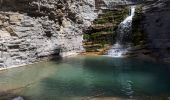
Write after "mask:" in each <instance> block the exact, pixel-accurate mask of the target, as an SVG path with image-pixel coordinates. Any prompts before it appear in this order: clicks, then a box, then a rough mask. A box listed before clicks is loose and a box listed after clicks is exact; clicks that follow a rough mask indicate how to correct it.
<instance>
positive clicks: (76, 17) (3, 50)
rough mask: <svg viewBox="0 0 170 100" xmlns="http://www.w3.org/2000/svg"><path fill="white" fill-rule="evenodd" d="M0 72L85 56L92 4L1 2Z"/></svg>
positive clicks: (81, 0) (73, 0)
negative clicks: (45, 60) (57, 58)
mask: <svg viewBox="0 0 170 100" xmlns="http://www.w3.org/2000/svg"><path fill="white" fill-rule="evenodd" d="M0 4H1V7H0V68H8V67H13V66H18V65H25V64H30V63H33V62H36V61H39V60H41V59H43V58H44V57H48V56H68V55H72V54H75V53H79V52H82V51H83V50H84V49H83V47H82V41H83V36H82V33H83V30H84V29H85V28H87V27H88V26H90V25H91V21H93V20H94V19H95V18H96V17H97V14H96V13H95V12H94V9H95V6H94V4H95V3H94V1H93V0H1V2H0Z"/></svg>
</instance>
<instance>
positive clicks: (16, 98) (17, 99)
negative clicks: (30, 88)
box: [12, 96, 24, 100]
mask: <svg viewBox="0 0 170 100" xmlns="http://www.w3.org/2000/svg"><path fill="white" fill-rule="evenodd" d="M12 100H24V98H22V97H21V96H18V97H15V98H13V99H12Z"/></svg>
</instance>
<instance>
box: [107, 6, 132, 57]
mask: <svg viewBox="0 0 170 100" xmlns="http://www.w3.org/2000/svg"><path fill="white" fill-rule="evenodd" d="M134 15H135V6H131V9H130V14H129V16H127V17H126V19H125V20H123V21H122V22H121V23H120V24H119V26H118V29H117V34H118V35H117V37H116V43H115V44H114V45H113V46H112V48H111V49H110V50H109V51H108V56H111V57H123V55H125V54H126V53H127V52H128V50H127V48H128V47H129V46H130V45H129V44H130V34H131V31H132V19H133V16H134Z"/></svg>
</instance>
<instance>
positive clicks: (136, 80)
mask: <svg viewBox="0 0 170 100" xmlns="http://www.w3.org/2000/svg"><path fill="white" fill-rule="evenodd" d="M169 77H170V65H168V64H163V63H158V62H153V61H146V60H139V59H130V58H120V59H119V58H110V57H103V56H96V57H87V56H80V57H79V56H78V57H71V58H65V59H62V60H60V61H58V60H56V61H50V62H42V63H37V64H33V65H29V66H26V67H20V68H14V69H9V70H7V71H1V72H0V91H6V90H17V92H15V93H17V95H21V96H23V97H26V98H27V99H29V100H83V99H84V100H87V99H88V98H91V99H92V98H95V97H99V98H102V97H119V98H125V99H126V98H139V99H137V100H167V98H168V96H170V78H169ZM155 96H156V97H158V98H157V99H151V98H152V97H155ZM161 96H163V97H161ZM143 97H144V98H145V99H140V98H143ZM149 97H150V98H149ZM159 97H160V98H166V99H160V98H159ZM146 98H147V99H146ZM88 100H89V99H88ZM115 100H116V99H115ZM117 100H118V99H117ZM119 100H124V99H119Z"/></svg>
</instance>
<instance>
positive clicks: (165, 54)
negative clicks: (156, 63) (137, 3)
mask: <svg viewBox="0 0 170 100" xmlns="http://www.w3.org/2000/svg"><path fill="white" fill-rule="evenodd" d="M152 1H153V2H151V3H146V4H144V7H143V15H144V18H143V26H144V33H145V34H146V36H147V42H148V44H149V45H148V47H149V48H150V49H151V50H152V52H153V53H154V56H156V57H158V58H159V59H160V60H163V61H168V62H169V61H170V1H169V0H152Z"/></svg>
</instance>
